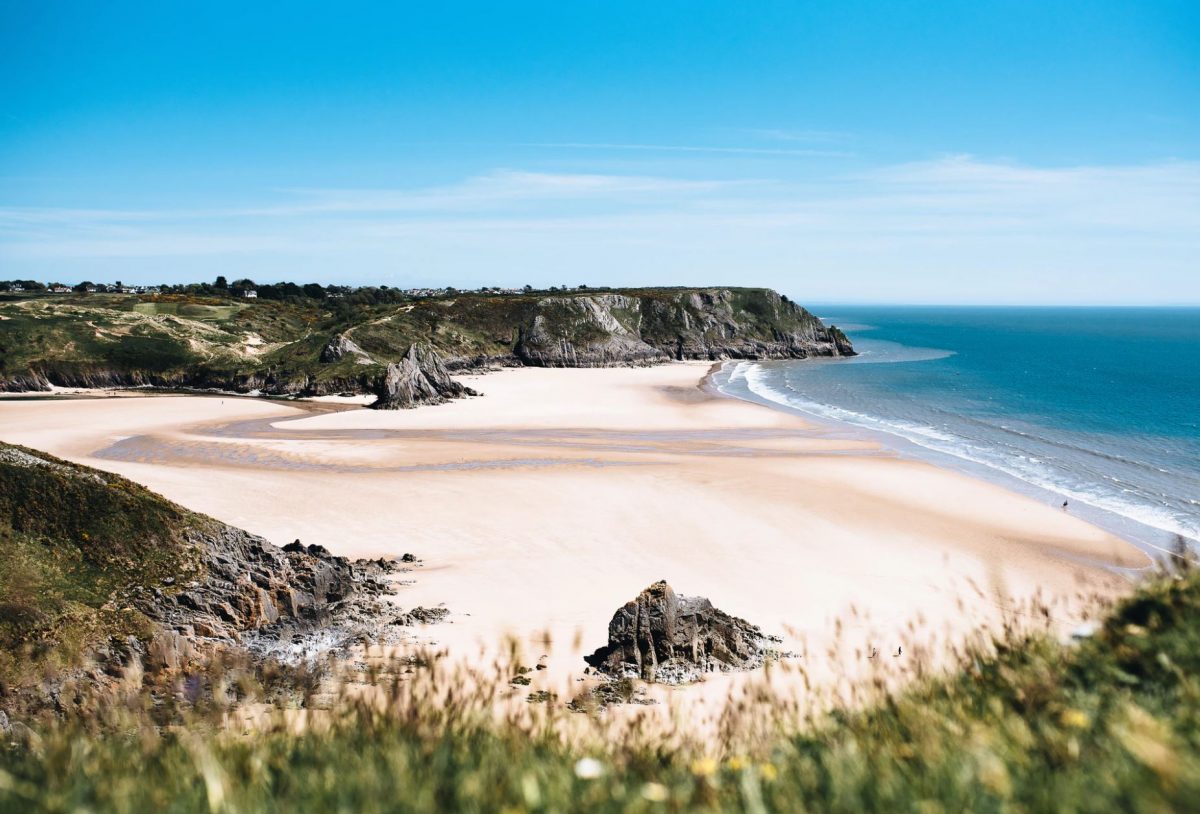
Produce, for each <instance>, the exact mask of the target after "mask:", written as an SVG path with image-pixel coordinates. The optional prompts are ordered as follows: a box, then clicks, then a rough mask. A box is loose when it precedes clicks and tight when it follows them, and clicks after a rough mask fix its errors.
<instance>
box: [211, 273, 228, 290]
mask: <svg viewBox="0 0 1200 814" xmlns="http://www.w3.org/2000/svg"><path fill="white" fill-rule="evenodd" d="M213 288H219V289H221V290H224V289H226V288H229V283H228V282H226V280H225V277H224V275H219V276H218V277H217V281H216V282H215V283H213Z"/></svg>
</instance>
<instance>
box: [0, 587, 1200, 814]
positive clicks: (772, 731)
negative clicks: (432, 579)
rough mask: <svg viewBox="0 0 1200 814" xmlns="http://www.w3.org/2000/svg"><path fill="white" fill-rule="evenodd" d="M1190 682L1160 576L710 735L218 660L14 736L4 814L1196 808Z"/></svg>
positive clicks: (653, 719) (1196, 630) (460, 688)
mask: <svg viewBox="0 0 1200 814" xmlns="http://www.w3.org/2000/svg"><path fill="white" fill-rule="evenodd" d="M1197 668H1200V575H1198V574H1197V573H1196V572H1184V573H1180V574H1175V575H1164V576H1162V577H1160V578H1158V579H1155V580H1153V581H1149V582H1147V583H1145V584H1144V585H1142V586H1141V587H1140V588H1139V589H1138V590H1137V591H1136V593H1135V594H1134V595H1133V596H1132V597H1131V598H1130V599H1128V600H1127V601H1125V602H1124V603H1122V604H1121V605H1119V606H1117V607H1116V608H1115V609H1113V611H1112V612H1111V613H1110V615H1109V616H1108V618H1107V620H1106V622H1105V623H1104V625H1103V626H1102V627H1101V628H1100V629H1099V630H1098V631H1097V632H1096V633H1095V634H1094V635H1093V636H1091V637H1089V638H1087V639H1085V640H1083V641H1082V642H1080V643H1078V644H1074V645H1065V644H1061V643H1059V642H1057V641H1056V640H1054V639H1053V638H1051V637H1050V636H1049V635H1048V634H1045V633H1032V634H1021V633H1017V632H1015V631H1013V632H1010V633H1008V634H1007V635H1006V636H1005V637H1003V638H1002V639H1001V640H999V641H995V642H993V643H992V645H991V646H990V647H989V648H987V649H986V650H980V651H978V652H975V653H969V654H966V655H965V656H964V657H963V659H962V664H961V667H960V669H958V670H956V671H951V672H950V673H949V674H948V675H945V676H943V677H935V678H924V679H919V680H916V681H915V682H912V683H910V684H909V685H908V686H907V687H906V689H904V690H903V691H900V692H896V693H892V694H884V695H882V696H881V697H880V698H879V699H878V700H876V701H874V702H871V703H869V704H868V705H866V706H864V707H861V708H856V709H850V708H840V709H834V710H832V711H826V712H822V713H819V714H812V715H809V716H801V719H797V718H796V717H795V716H793V715H791V714H787V713H785V712H784V710H785V709H789V710H790V709H793V708H791V707H787V706H786V705H783V704H781V705H779V706H778V707H773V706H772V705H770V704H736V703H735V704H733V705H731V709H732V710H733V712H732V713H731V716H732V717H731V718H730V719H728V720H725V721H723V722H722V725H721V727H720V728H719V729H718V730H717V731H716V732H714V733H713V734H712V735H711V736H704V737H689V736H688V735H687V733H686V731H684V730H672V729H670V728H669V725H668V724H665V723H664V722H666V721H668V720H669V719H668V718H667V717H666V716H663V715H658V714H656V713H655V711H654V710H653V709H646V708H640V709H638V710H637V711H634V710H632V709H631V708H629V707H622V708H620V710H619V711H617V712H615V713H614V712H611V711H610V712H609V713H602V714H597V715H591V714H575V713H572V712H570V711H568V710H567V709H566V706H565V704H563V703H559V702H553V701H552V702H550V703H546V704H532V703H520V704H512V703H499V704H498V703H497V699H498V698H500V697H501V696H504V695H506V694H507V695H512V694H513V693H524V692H527V690H526V689H525V688H514V687H513V686H512V685H511V684H510V683H508V682H509V679H510V678H511V675H512V671H511V669H508V668H506V667H505V665H497V667H496V669H495V670H493V671H490V672H489V673H488V674H487V675H483V674H480V673H467V672H465V671H462V670H455V669H450V668H443V667H442V666H440V665H439V663H437V662H434V663H430V664H424V665H416V666H413V665H411V664H404V665H391V666H389V667H387V668H386V669H380V670H378V671H377V672H375V673H372V674H370V675H368V676H366V677H365V679H363V680H360V681H358V682H356V683H355V684H354V685H350V686H347V687H345V688H343V690H342V691H341V693H340V694H339V696H338V697H337V698H336V699H334V700H332V701H331V700H328V699H327V700H326V702H325V703H323V704H322V703H319V699H318V698H317V696H318V695H319V692H320V691H319V689H318V683H317V682H309V683H308V685H307V687H308V689H307V691H306V693H305V694H304V697H299V696H296V695H295V694H293V695H291V696H289V695H287V694H286V693H284V694H283V695H280V694H279V693H278V692H274V694H272V691H271V690H269V686H275V687H276V688H278V687H279V686H285V685H289V682H290V685H289V686H292V687H293V688H295V687H296V686H299V684H300V683H303V681H300V680H299V679H296V678H295V676H285V677H280V676H275V677H273V678H270V677H267V678H264V676H263V675H261V673H260V674H258V675H252V674H251V673H250V672H249V671H246V670H241V671H239V669H238V668H236V667H231V666H229V665H226V666H224V667H221V668H218V669H214V670H210V671H209V672H207V673H205V674H204V675H203V676H199V677H197V676H192V677H189V678H188V679H187V680H184V679H182V678H181V679H180V680H179V683H178V684H177V685H175V686H174V688H173V689H172V688H168V689H167V690H164V689H163V688H159V689H158V690H156V691H150V690H145V691H140V692H137V693H134V694H131V695H128V696H126V697H119V698H115V699H113V700H112V701H110V702H109V703H108V704H106V705H104V706H102V707H99V708H98V709H96V711H95V712H94V714H91V715H89V716H87V717H86V718H73V719H69V720H67V719H57V720H54V721H52V722H48V723H45V724H43V725H40V726H36V727H34V728H33V729H32V730H28V731H26V730H24V729H22V728H21V727H14V729H13V734H12V735H11V740H12V743H11V744H10V745H9V746H7V747H6V748H5V749H4V751H3V754H2V756H0V810H3V811H23V812H24V811H64V812H65V811H119V812H143V811H207V812H226V811H228V812H259V811H264V812H267V811H272V812H273V811H280V812H285V811H286V812H294V811H355V812H358V811H362V812H385V811H397V812H403V811H480V812H482V811H488V812H491V811H572V810H588V811H682V810H689V811H691V810H712V811H725V810H729V811H742V810H744V811H752V812H762V811H789V812H790V811H835V812H836V811H845V812H851V811H888V812H898V811H919V812H940V811H974V812H989V811H995V812H1001V811H1054V812H1071V811H1080V812H1085V811H1155V812H1159V811H1186V810H1195V809H1196V805H1197V801H1200V680H1198V679H1197V677H1196V676H1197V672H1198V670H1197ZM197 682H199V683H201V684H203V688H204V689H203V691H200V690H198V689H197V687H198V685H197ZM521 697H522V698H523V696H521ZM287 698H292V700H290V701H289V700H286V699H287ZM249 710H258V711H259V713H261V714H260V715H259V716H258V718H257V719H256V721H255V723H254V724H253V725H247V724H246V721H247V720H248V719H247V713H248V711H249ZM664 727H666V728H664ZM748 734H749V735H750V736H749V737H747V735H748Z"/></svg>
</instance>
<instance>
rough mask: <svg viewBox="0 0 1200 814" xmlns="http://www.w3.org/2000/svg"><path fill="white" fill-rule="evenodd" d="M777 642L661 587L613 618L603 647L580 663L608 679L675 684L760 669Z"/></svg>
mask: <svg viewBox="0 0 1200 814" xmlns="http://www.w3.org/2000/svg"><path fill="white" fill-rule="evenodd" d="M778 642H779V639H778V638H775V637H772V636H767V635H766V634H764V633H763V632H762V630H760V629H759V628H758V627H757V626H756V625H752V624H750V623H749V622H747V621H746V620H744V619H739V618H737V617H735V616H730V615H729V614H727V613H725V612H724V611H721V610H718V609H717V608H714V607H713V604H712V603H711V602H709V601H708V600H707V599H705V598H704V597H699V596H679V595H677V594H676V593H675V591H673V590H672V589H671V586H670V585H668V584H667V583H666V582H665V581H662V582H656V583H654V584H653V585H651V586H650V587H649V588H647V589H646V590H644V591H642V592H641V593H640V594H638V596H637V598H636V599H634V600H632V601H631V602H627V603H625V605H624V607H622V608H621V609H620V610H618V611H617V612H616V613H615V614H614V615H613V618H612V621H610V622H609V623H608V644H606V645H605V646H604V647H601V648H600V649H598V650H597V651H596V652H595V653H593V654H592V655H590V656H587V657H586V661H587V663H588V664H590V665H591V666H592V667H594V668H596V670H597V671H598V672H600V673H602V674H604V675H606V676H609V677H616V678H621V677H635V678H642V679H644V680H646V681H655V682H660V683H664V684H681V683H687V682H691V681H695V680H697V679H699V678H700V677H701V676H702V675H703V674H704V673H707V672H713V671H715V670H721V671H728V670H750V669H754V668H756V667H761V666H762V665H763V663H764V661H765V660H766V659H767V658H768V657H770V656H772V655H773V654H774V653H775V651H774V649H773V648H772V647H771V645H773V644H775V643H778Z"/></svg>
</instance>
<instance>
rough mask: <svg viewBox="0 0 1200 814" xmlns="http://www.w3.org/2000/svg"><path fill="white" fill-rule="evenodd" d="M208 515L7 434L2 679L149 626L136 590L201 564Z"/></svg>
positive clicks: (2, 450)
mask: <svg viewBox="0 0 1200 814" xmlns="http://www.w3.org/2000/svg"><path fill="white" fill-rule="evenodd" d="M205 523H206V521H205V519H204V518H201V517H199V516H198V515H193V514H191V513H190V512H187V511H186V510H184V509H182V508H180V507H179V506H176V505H175V504H173V503H170V502H169V501H167V500H165V499H164V498H162V497H160V496H159V495H156V494H154V493H153V492H151V491H149V490H147V489H145V488H143V487H141V486H138V485H137V484H135V483H133V482H132V481H129V480H126V479H125V478H122V477H119V476H117V475H110V474H107V473H103V472H99V471H97V470H93V469H88V468H86V467H80V466H76V465H74V464H70V463H67V462H66V461H61V460H59V459H57V458H54V457H52V456H49V455H46V454H44V453H40V452H35V451H33V450H27V449H24V448H22V447H15V446H10V445H7V444H0V682H3V683H4V684H5V685H7V686H8V687H9V688H10V689H11V688H15V687H18V686H20V685H21V684H24V683H28V682H30V681H33V680H36V679H39V678H41V677H43V676H45V675H48V674H52V673H54V672H56V671H60V670H63V669H68V668H71V667H74V666H77V665H78V664H79V663H80V662H81V660H82V659H84V658H85V657H86V656H87V655H88V654H89V653H90V652H92V651H94V650H95V649H96V648H97V647H100V646H103V645H104V644H105V643H106V642H108V641H109V640H110V639H117V640H120V639H123V638H124V637H126V636H135V637H138V638H145V637H146V636H148V635H149V634H150V633H151V632H152V629H153V625H152V624H151V622H150V620H149V619H148V618H147V617H146V616H145V615H144V614H143V612H142V611H141V610H139V609H138V608H137V607H136V603H135V602H133V601H131V600H132V599H133V597H134V594H135V593H136V592H138V591H147V592H149V591H153V590H154V589H156V588H160V587H161V586H162V585H163V580H164V579H167V578H170V579H171V581H172V582H184V581H186V580H188V579H191V578H193V577H194V576H196V575H197V574H199V573H200V571H201V570H202V565H201V562H200V558H199V553H198V552H197V550H196V549H195V547H194V546H192V545H189V544H188V543H186V542H185V535H186V533H187V531H188V530H189V529H192V528H199V527H203V526H204V525H205Z"/></svg>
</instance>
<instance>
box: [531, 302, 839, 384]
mask: <svg viewBox="0 0 1200 814" xmlns="http://www.w3.org/2000/svg"><path fill="white" fill-rule="evenodd" d="M515 352H516V355H517V357H518V358H519V359H520V360H521V361H522V362H523V363H525V364H527V365H539V366H544V367H598V366H609V365H629V364H653V363H656V362H665V361H668V360H671V359H708V360H717V359H804V358H807V357H809V356H851V355H853V354H854V348H853V347H852V346H851V344H850V341H849V340H848V339H847V338H846V336H845V334H843V333H842V332H841V331H840V330H838V329H837V328H831V327H826V326H825V325H823V324H822V323H821V321H820V320H818V319H817V318H816V317H814V316H813V315H812V314H810V313H808V312H807V311H805V310H804V309H803V308H800V307H799V306H797V305H795V304H794V303H792V302H790V301H788V300H787V299H786V298H784V297H781V296H780V295H779V294H777V293H776V292H774V291H770V290H766V289H737V290H734V289H700V290H686V291H681V292H677V293H676V292H671V293H669V294H667V295H663V294H661V293H658V292H655V293H654V294H644V295H626V294H597V295H593V296H571V297H545V298H543V299H541V300H539V301H538V303H537V308H536V309H535V311H534V313H533V315H532V319H531V321H530V322H529V323H528V324H527V325H525V326H523V327H522V329H521V332H520V336H519V338H518V340H517V345H516V349H515Z"/></svg>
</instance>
